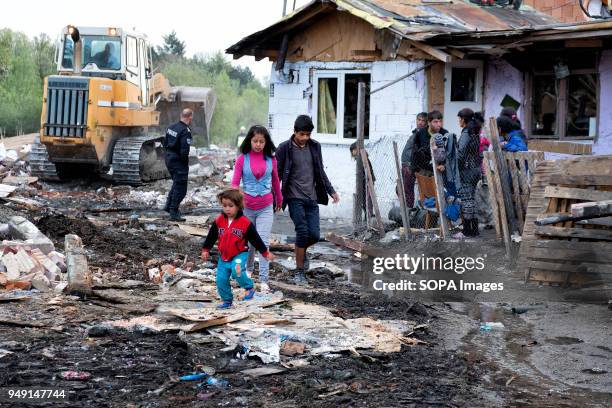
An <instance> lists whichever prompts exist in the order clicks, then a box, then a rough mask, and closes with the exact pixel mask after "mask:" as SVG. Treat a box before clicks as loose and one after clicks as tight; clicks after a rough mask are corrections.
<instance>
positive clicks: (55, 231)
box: [0, 183, 612, 407]
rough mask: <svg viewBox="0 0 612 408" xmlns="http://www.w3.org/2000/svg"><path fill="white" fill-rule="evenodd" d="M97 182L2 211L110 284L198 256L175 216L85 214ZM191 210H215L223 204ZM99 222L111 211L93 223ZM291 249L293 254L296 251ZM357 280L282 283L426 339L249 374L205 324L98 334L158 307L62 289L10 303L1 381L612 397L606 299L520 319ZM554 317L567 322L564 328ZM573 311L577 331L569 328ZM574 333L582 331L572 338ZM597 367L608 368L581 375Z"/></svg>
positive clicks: (97, 390) (384, 394)
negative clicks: (386, 350) (408, 326)
mask: <svg viewBox="0 0 612 408" xmlns="http://www.w3.org/2000/svg"><path fill="white" fill-rule="evenodd" d="M102 184H103V183H102ZM98 187H99V184H98V185H92V186H90V187H87V188H85V190H86V191H88V192H90V193H91V194H90V195H86V196H82V197H79V198H75V197H72V198H69V199H67V198H66V197H65V196H64V195H61V194H60V195H58V196H56V197H52V198H50V197H47V198H46V200H47V201H45V202H46V203H47V209H46V210H26V209H19V208H13V209H8V208H7V209H4V208H1V207H0V219H6V217H7V216H9V215H13V214H15V213H23V214H25V215H26V216H28V217H29V218H30V219H32V220H33V221H35V223H36V224H37V225H38V227H39V228H40V229H41V230H42V231H43V232H45V233H46V234H47V235H48V236H49V237H50V238H51V239H52V240H53V241H54V243H55V244H56V246H57V247H58V248H62V247H63V238H64V235H65V234H67V233H75V234H78V235H80V236H81V237H82V238H83V241H84V243H85V246H86V249H87V253H88V258H89V262H90V267H91V268H93V270H94V271H96V272H95V275H96V277H97V278H99V279H101V280H104V281H106V282H108V281H114V282H119V281H124V280H126V279H133V280H144V279H145V276H144V275H145V270H146V268H145V267H144V263H145V262H146V261H147V260H149V259H160V260H163V261H164V262H172V261H176V260H179V261H184V257H185V256H187V257H188V258H190V259H191V260H192V261H195V260H196V256H197V255H198V252H199V242H201V238H194V237H190V236H188V235H187V236H186V235H184V234H181V233H180V232H177V231H176V228H174V226H172V225H170V224H167V223H164V222H163V221H157V222H156V225H157V227H156V228H155V229H151V228H150V227H147V226H146V225H147V224H146V223H143V222H140V223H138V224H137V225H133V226H129V225H128V224H125V223H123V221H121V222H117V220H125V219H127V218H129V216H130V215H131V214H132V213H133V212H130V211H126V212H113V213H103V214H101V213H95V214H93V213H88V212H87V211H84V210H83V208H93V207H96V206H98V207H99V206H100V205H104V200H103V199H100V200H98V199H96V197H95V195H94V194H93V193H94V192H95V190H96V189H97V188H98ZM45 188H46V189H48V188H49V186H46V187H45ZM51 188H55V189H60V190H61V189H62V188H63V187H62V186H61V185H60V186H57V185H52V186H51ZM64 189H65V188H64ZM139 211H140V215H141V217H149V218H152V217H158V218H161V217H162V216H163V213H162V212H161V211H158V210H155V209H151V208H149V209H148V210H146V211H144V210H139ZM188 211H189V212H190V213H192V214H197V215H201V214H214V211H212V210H211V209H210V208H198V207H195V208H190V209H188ZM87 217H89V218H90V219H88V218H87ZM92 217H95V218H99V219H98V221H97V222H92V220H91V218H92ZM323 227H324V229H325V230H330V229H331V230H338V231H342V228H343V227H342V225H340V224H338V223H337V222H324V225H323ZM147 229H149V230H147ZM275 230H276V231H275V232H277V233H282V234H287V235H291V230H290V222H288V217H284V216H281V217H279V218H278V221H277V223H276V225H275ZM495 248H496V247H495ZM495 248H493V247H492V249H491V251H495V250H497V249H495ZM289 256H290V254H284V257H285V258H287V257H289ZM313 258H314V259H313V260H315V261H316V260H320V261H321V260H322V261H328V262H335V263H337V264H339V265H341V266H344V267H346V266H347V265H355V264H357V260H356V259H355V258H354V257H353V255H352V251H344V250H339V249H338V248H335V247H333V245H331V244H330V243H322V244H320V245H318V249H317V252H316V253H315V254H314V255H313ZM290 275H291V274H290V272H289V271H288V270H287V269H286V268H284V267H282V266H280V265H279V264H275V267H274V270H273V271H272V273H271V279H273V280H277V281H280V282H289V280H290V277H291V276H290ZM348 275H349V279H347V278H346V277H333V276H331V275H330V274H329V272H328V271H326V270H324V269H315V270H314V271H313V272H312V273H310V274H309V276H308V280H309V285H308V287H307V290H306V291H303V290H300V291H292V290H287V289H284V290H283V292H284V295H285V296H287V297H290V298H294V299H300V300H303V301H307V302H312V303H316V304H320V305H324V306H327V307H329V308H331V309H333V310H334V313H335V314H337V315H338V316H341V317H344V318H354V317H362V316H370V317H374V318H379V319H406V320H413V321H416V322H419V323H423V324H425V325H426V327H425V328H424V329H422V330H419V331H417V332H415V333H414V334H413V337H416V338H418V339H420V340H423V341H424V342H426V343H427V344H425V345H417V346H405V345H404V346H402V350H401V352H399V353H391V354H382V353H372V352H367V351H363V352H360V356H353V355H351V354H350V353H339V354H333V355H323V356H317V357H309V358H308V360H309V362H310V365H308V366H305V367H300V368H296V369H290V370H287V371H286V372H284V373H282V374H280V375H272V376H268V377H260V378H257V379H254V380H247V379H245V378H244V376H243V374H241V373H240V371H241V370H243V369H245V368H251V367H260V366H262V363H261V362H260V361H259V360H258V359H250V358H249V359H246V360H243V359H239V358H236V353H235V351H234V350H225V351H223V350H224V349H225V347H226V345H225V344H224V343H222V342H220V341H219V340H217V339H216V338H213V337H212V336H208V335H207V334H206V331H203V332H200V333H197V334H183V333H161V334H160V333H152V332H136V333H134V332H127V331H112V332H95V331H89V328H90V327H91V326H94V325H95V324H96V323H98V322H102V321H106V320H109V319H119V318H126V317H131V316H138V315H142V314H147V313H149V312H150V311H151V308H150V305H147V304H143V305H142V307H136V308H125V307H122V306H121V305H114V304H112V302H108V301H107V300H101V299H92V298H89V299H79V298H71V297H64V298H62V299H61V300H57V299H55V300H54V297H55V294H42V295H36V296H33V298H32V299H30V300H28V301H25V302H11V303H4V304H2V305H1V308H2V312H3V313H2V314H3V315H4V316H13V317H14V322H13V325H10V324H8V323H7V322H6V319H3V320H4V321H5V323H2V324H0V349H5V350H8V351H11V352H12V354H8V355H6V356H4V357H0V387H26V386H28V387H39V386H48V387H49V386H52V387H58V388H64V389H66V390H68V391H69V395H70V402H69V403H66V402H62V403H51V402H49V403H46V404H38V405H36V406H49V407H51V406H75V407H76V406H79V407H80V406H82V407H126V406H136V407H174V406H224V407H239V406H249V407H294V406H298V407H335V406H347V407H348V406H350V407H359V406H363V407H398V406H407V407H439V406H442V407H490V406H509V407H514V406H533V407H579V406H589V407H606V406H611V405H612V399H611V396H612V394H611V392H612V380H611V379H610V372H612V369H611V368H610V360H612V359H611V357H612V344H610V340H609V339H610V338H611V337H610V335H612V333H610V326H611V325H610V324H609V323H610V320H609V319H610V313H608V312H609V311H608V310H607V309H606V308H605V307H604V306H601V305H569V306H568V305H554V304H553V305H547V306H546V307H545V308H542V309H540V310H536V311H534V312H528V313H525V314H524V315H521V316H516V315H513V314H512V313H511V312H510V311H509V310H508V305H502V304H486V305H485V304H468V303H452V302H446V303H433V302H432V303H425V304H423V303H418V302H416V303H415V301H414V299H410V298H409V297H401V298H399V297H397V298H395V297H383V296H379V295H378V296H377V295H374V294H372V293H369V292H367V291H364V290H363V289H362V288H361V287H360V286H359V285H356V284H355V283H353V282H357V281H359V280H363V277H359V276H358V275H359V272H358V271H357V272H356V271H353V276H352V277H351V276H350V275H351V274H350V273H349V274H348ZM271 286H272V287H274V285H273V284H272V285H271ZM330 291H331V293H330ZM159 292H160V289H159V288H158V287H156V286H151V285H149V286H146V287H142V288H138V289H134V290H133V291H132V292H130V293H134V294H138V295H139V296H141V297H144V298H153V297H154V296H155V295H157V294H159ZM483 314H487V315H488V317H490V316H491V315H492V316H494V317H495V319H496V320H498V321H501V322H504V325H505V330H503V331H499V332H488V333H483V332H481V331H480V330H479V321H480V320H482V319H483ZM551 319H554V320H555V322H558V324H556V325H551V323H550V320H551ZM564 319H566V322H567V325H568V326H572V327H563V326H564V324H565V323H564ZM551 326H554V327H551ZM580 329H582V333H581V330H580ZM590 330H593V333H589V331H590ZM564 332H565V333H570V334H568V335H565V336H564V335H563V333H564ZM596 333H598V334H596ZM533 340H536V344H533ZM530 342H531V343H530ZM564 355H565V356H571V357H572V359H573V360H574V365H576V367H574V368H573V369H574V371H576V373H577V374H575V375H571V374H569V373H568V372H567V369H568V366H569V365H565V366H564V365H563V364H561V365H560V366H558V367H556V368H555V367H551V359H557V360H559V361H562V360H563V356H564ZM593 355H594V356H593ZM534 356H539V357H534ZM587 365H590V366H591V368H595V369H596V370H592V372H591V373H589V372H588V371H587V372H582V371H581V370H582V369H586V368H588V367H587ZM201 366H208V367H212V368H213V369H214V370H215V372H216V373H215V376H216V377H218V378H222V379H226V380H227V381H228V382H229V384H230V385H229V387H227V388H215V387H211V386H202V387H198V384H197V382H196V383H194V382H176V381H175V379H176V377H178V376H180V375H185V374H189V373H191V372H192V371H196V370H197V369H198V367H201ZM67 370H75V371H86V372H89V373H91V378H89V379H88V380H85V381H67V380H63V379H62V378H61V376H60V373H61V372H62V371H67ZM598 370H601V371H604V372H603V373H602V372H600V371H598ZM4 404H5V403H2V402H0V406H25V405H23V404H11V405H4Z"/></svg>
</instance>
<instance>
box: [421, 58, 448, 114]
mask: <svg viewBox="0 0 612 408" xmlns="http://www.w3.org/2000/svg"><path fill="white" fill-rule="evenodd" d="M425 73H426V77H427V108H428V112H431V111H433V110H439V111H440V112H442V113H444V64H443V63H441V62H439V63H437V64H434V65H432V66H431V67H429V68H427V69H426V70H425Z"/></svg>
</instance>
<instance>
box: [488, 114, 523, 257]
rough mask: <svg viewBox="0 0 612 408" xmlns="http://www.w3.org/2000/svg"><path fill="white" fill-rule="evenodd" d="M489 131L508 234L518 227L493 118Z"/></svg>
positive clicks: (504, 161)
mask: <svg viewBox="0 0 612 408" xmlns="http://www.w3.org/2000/svg"><path fill="white" fill-rule="evenodd" d="M489 133H490V139H491V145H492V146H493V153H494V155H493V157H494V160H493V162H494V164H495V172H496V180H497V179H499V182H500V185H499V187H500V188H499V191H500V192H501V193H502V195H503V197H504V203H506V205H505V206H504V207H505V210H506V216H507V217H506V218H507V220H508V227H509V229H510V234H513V233H514V232H516V231H518V228H517V226H516V216H515V214H514V207H513V206H512V195H511V193H510V184H509V180H508V174H509V173H508V166H507V165H506V160H505V158H504V154H503V152H502V149H501V144H500V142H499V133H498V130H497V122H496V120H495V118H490V119H489ZM502 222H503V220H502ZM504 239H505V237H504ZM508 255H510V254H508Z"/></svg>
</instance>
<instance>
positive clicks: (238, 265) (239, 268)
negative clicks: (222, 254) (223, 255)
mask: <svg viewBox="0 0 612 408" xmlns="http://www.w3.org/2000/svg"><path fill="white" fill-rule="evenodd" d="M241 274H242V259H236V275H237V276H240V275H241Z"/></svg>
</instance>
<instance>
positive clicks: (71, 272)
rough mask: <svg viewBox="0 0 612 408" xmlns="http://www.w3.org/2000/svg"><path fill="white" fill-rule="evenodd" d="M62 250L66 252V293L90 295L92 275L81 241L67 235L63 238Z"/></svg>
mask: <svg viewBox="0 0 612 408" xmlns="http://www.w3.org/2000/svg"><path fill="white" fill-rule="evenodd" d="M64 248H65V250H66V266H67V268H68V287H67V288H66V290H67V292H69V293H77V294H81V295H86V294H90V293H91V286H92V275H91V273H90V272H89V266H88V265H87V257H86V256H85V250H84V249H83V241H81V238H80V237H79V236H77V235H74V234H68V235H66V237H65V241H64Z"/></svg>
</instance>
